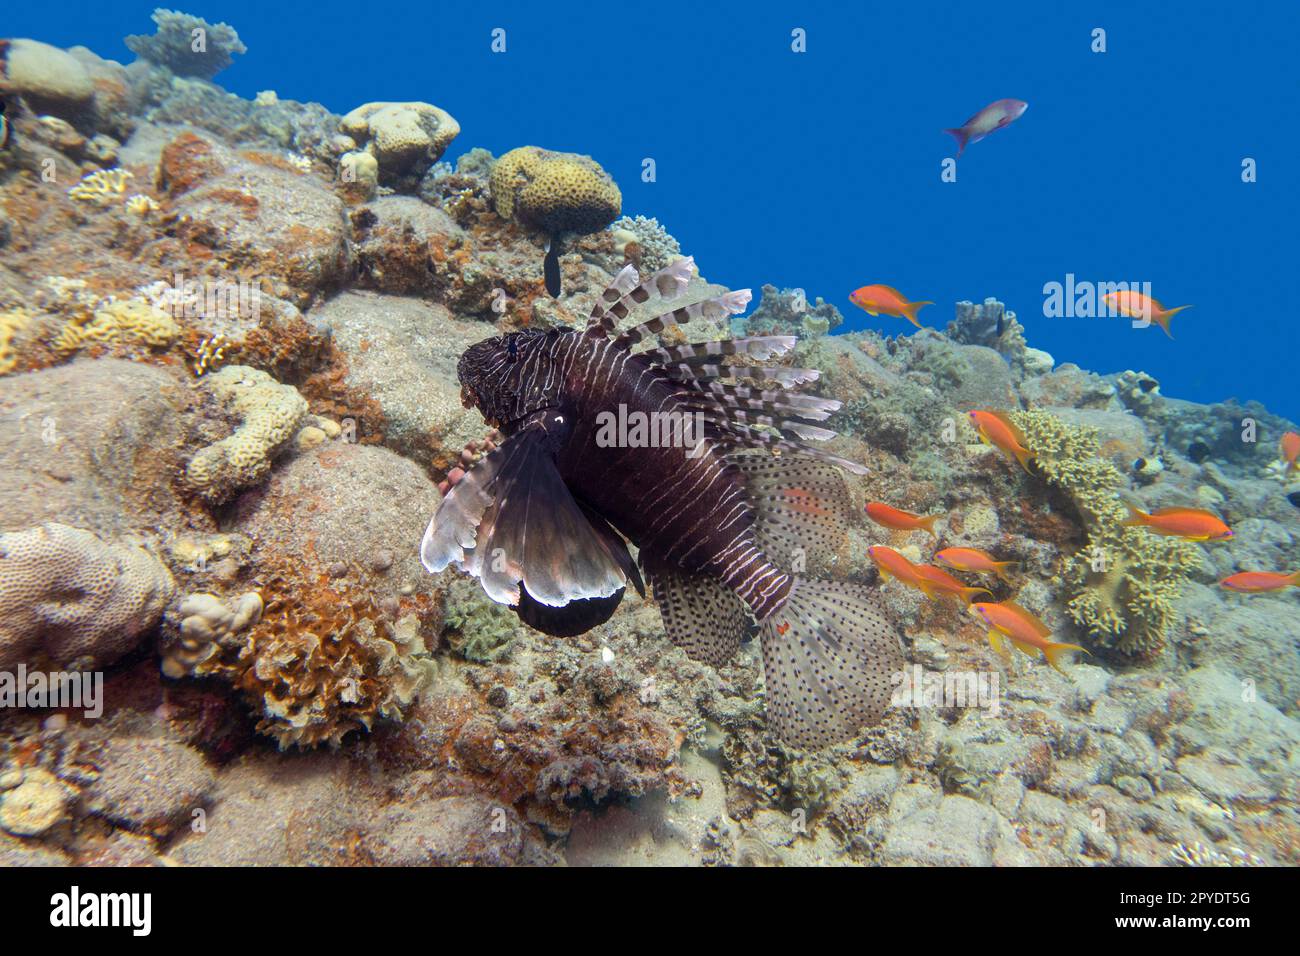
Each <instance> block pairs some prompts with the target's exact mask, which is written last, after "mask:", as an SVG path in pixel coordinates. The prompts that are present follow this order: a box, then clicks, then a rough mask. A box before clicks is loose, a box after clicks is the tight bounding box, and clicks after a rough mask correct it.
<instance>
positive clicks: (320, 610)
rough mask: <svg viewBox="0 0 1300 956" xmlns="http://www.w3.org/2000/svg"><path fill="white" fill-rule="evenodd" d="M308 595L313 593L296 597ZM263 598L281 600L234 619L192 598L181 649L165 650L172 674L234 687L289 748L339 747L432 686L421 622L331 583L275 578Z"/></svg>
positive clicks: (250, 602)
mask: <svg viewBox="0 0 1300 956" xmlns="http://www.w3.org/2000/svg"><path fill="white" fill-rule="evenodd" d="M304 586H305V587H308V588H310V589H311V593H308V594H295V593H294V592H296V591H297V590H298V589H300V588H302V587H304ZM264 590H266V591H267V592H268V593H269V594H271V595H272V596H271V599H270V600H269V601H268V602H267V604H266V606H265V608H264V609H263V608H262V604H261V596H260V595H257V594H253V595H251V596H250V595H248V594H246V595H244V596H243V597H242V598H240V599H239V601H238V603H237V605H236V607H235V608H234V609H233V610H231V609H230V608H229V607H228V606H227V605H226V604H225V603H224V602H222V601H220V600H219V599H217V598H215V597H214V596H213V595H191V596H190V597H189V598H187V599H186V602H185V603H184V604H183V605H182V607H181V613H182V614H185V615H186V617H185V620H184V621H183V622H182V625H181V634H182V636H181V641H180V645H179V646H178V647H177V648H172V649H166V650H164V661H165V663H164V672H165V673H167V674H168V676H181V675H191V676H195V677H208V676H215V677H220V678H223V679H225V680H226V681H228V682H229V683H230V684H231V685H232V686H234V687H236V688H238V689H239V690H240V691H242V692H243V694H244V696H245V698H246V699H247V700H248V702H249V703H250V705H252V707H253V708H254V709H255V710H257V711H258V713H259V714H260V719H259V720H258V723H257V729H258V731H260V732H261V733H264V734H266V735H267V736H270V737H273V738H275V740H276V741H277V742H278V743H279V745H280V748H281V749H286V748H289V747H301V748H310V747H315V746H318V745H320V744H322V743H327V744H329V745H330V746H331V747H337V746H338V745H339V744H340V743H342V741H343V738H344V737H345V736H346V735H347V734H349V733H351V732H352V731H355V730H366V731H369V730H370V729H371V728H372V727H373V726H374V724H375V722H376V721H378V720H380V719H387V720H394V721H396V720H401V718H402V717H403V715H404V714H405V713H406V710H407V708H408V707H409V706H410V705H411V704H412V703H413V702H414V701H415V700H416V699H417V698H418V697H419V695H420V694H421V693H422V692H423V691H424V690H425V689H426V688H427V687H428V686H429V685H430V684H431V683H432V682H433V678H434V674H435V671H436V665H435V663H434V661H433V657H432V655H431V654H430V653H429V651H428V649H427V648H426V646H425V643H424V639H423V637H422V636H421V634H420V618H419V616H418V615H417V614H415V613H411V614H405V615H403V616H401V617H399V618H397V620H395V621H392V620H389V619H388V618H387V617H386V616H385V615H384V614H383V613H382V612H381V611H380V610H379V609H378V608H377V607H376V606H375V605H374V603H373V602H372V601H371V600H370V599H369V597H367V596H362V595H355V594H343V593H340V592H338V591H335V590H333V589H332V588H330V587H329V586H328V585H327V584H326V583H325V581H324V580H323V579H322V580H321V581H320V582H317V583H316V584H314V585H310V584H304V583H303V582H300V581H298V580H297V579H295V580H294V581H292V582H291V581H290V580H289V579H284V578H276V579H275V580H273V581H271V582H270V583H269V584H268V586H267V587H265V588H264ZM281 595H285V596H284V597H281Z"/></svg>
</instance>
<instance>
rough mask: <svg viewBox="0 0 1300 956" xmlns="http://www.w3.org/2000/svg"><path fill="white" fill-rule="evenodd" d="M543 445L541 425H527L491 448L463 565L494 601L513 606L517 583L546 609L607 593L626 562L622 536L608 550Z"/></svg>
mask: <svg viewBox="0 0 1300 956" xmlns="http://www.w3.org/2000/svg"><path fill="white" fill-rule="evenodd" d="M549 442H550V439H548V437H547V434H546V432H545V431H543V430H542V429H541V428H534V427H526V428H524V429H523V430H522V431H520V432H517V433H516V434H514V435H512V436H511V437H510V438H508V439H506V441H505V443H504V444H502V445H501V446H500V448H498V449H497V452H493V454H494V455H495V454H497V453H498V452H501V453H504V454H503V457H502V459H501V462H500V466H499V467H498V468H497V470H496V473H495V474H494V476H493V479H492V483H491V485H490V486H489V487H488V488H487V491H488V493H489V494H490V495H491V498H492V501H491V503H490V504H489V505H488V506H487V508H486V509H485V510H484V511H483V514H482V520H481V521H480V522H479V525H478V530H477V533H476V539H475V545H474V550H473V553H472V554H471V555H469V556H468V557H467V558H466V560H465V562H464V563H463V565H462V567H464V568H465V570H466V571H468V572H469V573H471V574H474V575H476V576H477V577H478V578H479V580H480V581H481V582H482V583H483V590H484V591H486V592H487V594H488V596H489V597H491V598H492V600H494V601H497V602H498V603H500V604H510V605H516V604H518V603H519V601H520V595H521V588H522V590H526V591H527V592H528V594H529V595H530V596H531V597H532V598H533V599H534V600H535V601H537V602H538V603H539V604H545V605H547V606H549V607H561V606H563V605H565V604H568V603H569V602H570V601H577V600H582V599H585V598H607V597H610V596H612V595H613V594H614V593H615V592H617V591H620V590H622V588H623V587H624V585H625V584H626V583H627V578H628V573H627V571H626V570H625V569H626V568H631V567H632V564H631V558H630V557H628V556H627V554H626V547H625V546H623V545H622V544H621V541H619V542H617V544H618V546H617V547H615V540H616V539H611V538H610V537H608V536H607V535H605V534H602V533H601V532H599V531H597V529H596V528H594V527H593V526H592V523H591V521H590V520H589V519H588V517H587V515H586V514H584V513H583V511H582V509H581V507H579V505H578V502H577V501H575V500H574V497H573V494H572V493H571V492H570V491H569V489H568V486H567V485H565V483H564V479H563V478H562V477H561V476H560V472H559V469H558V468H557V467H556V464H555V458H554V457H553V454H552V451H551V445H550V443H549ZM463 481H464V479H462V483H463ZM457 487H459V486H457ZM616 551H622V552H623V553H622V555H621V557H620V556H618V555H617V554H616V553H615V552H616Z"/></svg>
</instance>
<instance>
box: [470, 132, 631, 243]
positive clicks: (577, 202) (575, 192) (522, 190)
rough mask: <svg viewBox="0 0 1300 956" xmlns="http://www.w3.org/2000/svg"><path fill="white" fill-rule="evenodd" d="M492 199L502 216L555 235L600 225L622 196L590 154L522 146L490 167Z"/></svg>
mask: <svg viewBox="0 0 1300 956" xmlns="http://www.w3.org/2000/svg"><path fill="white" fill-rule="evenodd" d="M489 185H490V187H491V192H492V204H493V206H494V207H495V209H496V211H497V213H498V214H499V215H501V216H502V217H504V218H506V219H514V220H517V221H518V222H520V223H522V224H524V225H526V226H530V227H532V228H534V229H540V230H541V231H543V232H546V233H548V234H552V235H554V234H555V233H559V232H576V233H589V232H596V231H597V230H599V229H603V228H604V227H605V226H607V225H609V224H610V223H611V222H613V221H614V219H616V218H617V217H618V215H619V212H620V211H621V210H622V205H623V195H622V193H620V192H619V190H618V186H617V185H616V184H615V183H614V180H613V179H611V178H610V176H609V174H608V173H606V172H605V170H603V169H602V168H601V167H600V164H599V163H597V162H596V161H595V160H594V159H592V158H591V157H590V156H580V155H578V154H576V153H553V152H550V151H549V150H545V149H541V148H539V147H537V146H521V147H519V148H518V149H512V150H511V151H510V152H508V153H506V154H505V155H504V156H502V157H501V158H500V159H498V160H497V161H496V163H495V164H494V165H493V167H492V175H491V180H490V184H489Z"/></svg>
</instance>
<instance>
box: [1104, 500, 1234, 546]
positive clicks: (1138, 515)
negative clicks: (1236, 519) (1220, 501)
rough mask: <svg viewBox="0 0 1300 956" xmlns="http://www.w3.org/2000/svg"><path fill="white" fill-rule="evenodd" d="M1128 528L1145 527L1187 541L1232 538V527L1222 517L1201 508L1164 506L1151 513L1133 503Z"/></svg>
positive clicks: (1127, 522)
mask: <svg viewBox="0 0 1300 956" xmlns="http://www.w3.org/2000/svg"><path fill="white" fill-rule="evenodd" d="M1128 510H1129V518H1128V520H1127V521H1125V522H1124V527H1126V528H1146V529H1147V530H1148V531H1154V532H1155V533H1156V534H1163V535H1167V536H1169V537H1171V538H1186V539H1187V540H1188V541H1222V540H1225V539H1227V538H1231V537H1232V529H1231V528H1229V527H1228V526H1227V525H1226V524H1224V523H1223V519H1222V518H1220V517H1219V516H1218V515H1216V514H1214V513H1213V512H1210V511H1202V510H1201V509H1200V508H1161V509H1160V510H1158V511H1152V512H1151V513H1150V514H1148V513H1147V512H1145V511H1141V510H1139V509H1138V508H1135V507H1133V505H1129V506H1128Z"/></svg>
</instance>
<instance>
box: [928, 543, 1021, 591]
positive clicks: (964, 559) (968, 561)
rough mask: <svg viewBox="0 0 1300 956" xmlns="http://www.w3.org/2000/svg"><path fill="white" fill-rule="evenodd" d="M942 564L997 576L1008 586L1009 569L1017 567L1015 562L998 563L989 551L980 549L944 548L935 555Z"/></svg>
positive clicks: (958, 569) (1009, 580) (956, 568)
mask: <svg viewBox="0 0 1300 956" xmlns="http://www.w3.org/2000/svg"><path fill="white" fill-rule="evenodd" d="M934 559H935V560H936V561H938V562H939V563H940V564H942V565H944V566H946V567H949V568H953V569H954V570H957V571H975V572H978V573H980V574H996V575H997V576H998V577H999V578H1001V579H1002V580H1003V581H1006V582H1007V583H1008V584H1010V583H1011V579H1010V578H1008V577H1007V568H1011V567H1015V564H1016V562H1014V561H998V560H995V559H994V557H993V555H991V554H989V553H988V552H987V551H981V550H979V548H944V549H943V550H942V551H938V552H936V553H935V555H934Z"/></svg>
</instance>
